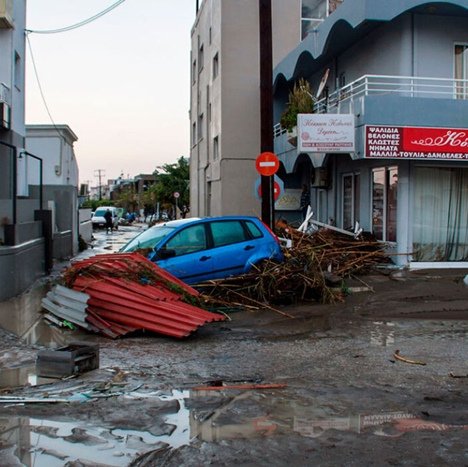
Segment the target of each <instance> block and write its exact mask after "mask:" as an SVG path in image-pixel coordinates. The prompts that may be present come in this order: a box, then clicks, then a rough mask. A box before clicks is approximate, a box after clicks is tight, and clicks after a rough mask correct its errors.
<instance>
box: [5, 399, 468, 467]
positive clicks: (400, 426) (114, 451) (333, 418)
mask: <svg viewBox="0 0 468 467" xmlns="http://www.w3.org/2000/svg"><path fill="white" fill-rule="evenodd" d="M124 397H125V398H127V399H134V400H139V401H140V403H143V401H146V402H148V400H150V399H151V398H157V399H159V400H160V401H174V400H177V401H178V402H179V403H178V405H177V406H176V407H177V409H176V410H175V411H174V413H170V414H168V415H167V414H166V417H165V420H164V423H163V425H162V426H158V427H155V429H154V430H141V431H138V430H132V429H128V427H119V426H108V424H106V423H105V422H102V424H91V423H89V422H79V421H73V422H72V421H55V420H46V419H41V418H37V417H8V418H7V417H5V418H0V441H1V443H0V445H1V448H0V464H1V465H10V464H11V465H16V464H15V463H14V462H13V460H14V461H16V462H21V463H22V464H23V465H26V466H32V465H34V466H36V467H40V466H44V467H54V466H61V465H63V464H64V463H65V462H72V461H78V460H79V461H81V462H84V463H85V462H86V461H88V462H91V464H93V465H95V464H98V463H102V464H105V465H111V466H123V465H129V463H130V462H131V460H132V459H134V458H136V456H137V455H138V454H142V453H144V452H149V451H155V450H166V449H177V448H179V447H181V446H184V445H188V444H190V443H193V442H196V441H205V442H219V441H222V440H229V439H247V438H255V437H269V436H277V435H284V434H289V435H291V434H297V435H298V436H302V437H312V438H317V437H326V436H327V435H328V436H335V435H336V432H337V431H348V432H353V433H356V434H358V435H361V434H365V435H371V436H373V435H375V436H385V437H392V438H395V437H399V436H403V435H404V434H405V433H407V432H414V431H447V430H467V429H468V424H450V423H443V422H440V421H437V422H435V421H431V420H429V419H428V418H421V416H418V415H415V414H413V413H411V412H410V411H406V410H400V411H395V410H389V411H387V412H386V411H379V412H378V413H372V412H363V413H354V414H337V413H333V412H334V411H333V409H332V408H331V407H330V405H326V406H323V407H321V406H318V405H316V404H314V403H312V404H305V403H304V401H301V400H295V399H290V400H288V399H285V398H284V397H283V395H282V394H281V392H280V393H278V392H277V393H275V392H274V391H269V392H267V393H265V392H262V391H234V393H233V392H232V391H225V392H224V393H223V392H222V391H219V393H218V392H217V393H216V394H213V391H187V390H184V391H173V392H172V394H169V395H162V394H161V393H160V392H144V391H142V392H137V391H135V392H132V393H129V394H127V395H125V396H124ZM152 431H153V432H152ZM156 432H157V433H156ZM161 433H162V434H161ZM83 447H85V448H83ZM91 464H86V465H91Z"/></svg>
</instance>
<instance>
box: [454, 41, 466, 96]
mask: <svg viewBox="0 0 468 467" xmlns="http://www.w3.org/2000/svg"><path fill="white" fill-rule="evenodd" d="M454 77H455V79H456V80H468V45H466V44H465V45H462V44H457V45H455V70H454ZM455 95H456V98H457V99H468V83H467V82H466V81H465V82H461V81H456V82H455Z"/></svg>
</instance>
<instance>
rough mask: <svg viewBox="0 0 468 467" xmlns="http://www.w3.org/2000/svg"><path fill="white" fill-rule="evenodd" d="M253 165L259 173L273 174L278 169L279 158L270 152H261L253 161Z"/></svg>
mask: <svg viewBox="0 0 468 467" xmlns="http://www.w3.org/2000/svg"><path fill="white" fill-rule="evenodd" d="M255 167H256V168H257V172H258V173H259V174H260V175H264V176H266V177H268V176H270V175H274V174H275V173H276V172H278V169H279V160H278V158H277V157H276V155H275V154H273V153H272V152H262V153H261V154H260V155H259V156H258V157H257V160H256V161H255Z"/></svg>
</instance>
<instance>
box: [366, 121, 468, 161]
mask: <svg viewBox="0 0 468 467" xmlns="http://www.w3.org/2000/svg"><path fill="white" fill-rule="evenodd" d="M365 157H366V158H377V159H395V158H397V159H433V160H468V129H463V128H425V127H403V126H380V125H366V127H365Z"/></svg>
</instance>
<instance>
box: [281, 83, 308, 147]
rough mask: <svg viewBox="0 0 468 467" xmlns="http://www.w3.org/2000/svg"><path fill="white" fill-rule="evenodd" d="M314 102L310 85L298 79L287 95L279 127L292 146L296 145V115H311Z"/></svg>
mask: <svg viewBox="0 0 468 467" xmlns="http://www.w3.org/2000/svg"><path fill="white" fill-rule="evenodd" d="M314 101H315V99H314V97H313V96H312V92H311V89H310V83H309V82H308V81H307V80H305V79H304V78H300V79H299V81H298V82H297V83H295V84H294V87H293V89H292V91H291V92H290V93H289V100H288V103H287V105H286V109H285V111H284V112H283V114H282V115H281V120H280V124H281V127H282V128H284V129H285V130H287V132H288V141H289V143H290V144H292V145H293V146H296V145H297V115H298V114H308V113H312V112H313V110H314Z"/></svg>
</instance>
